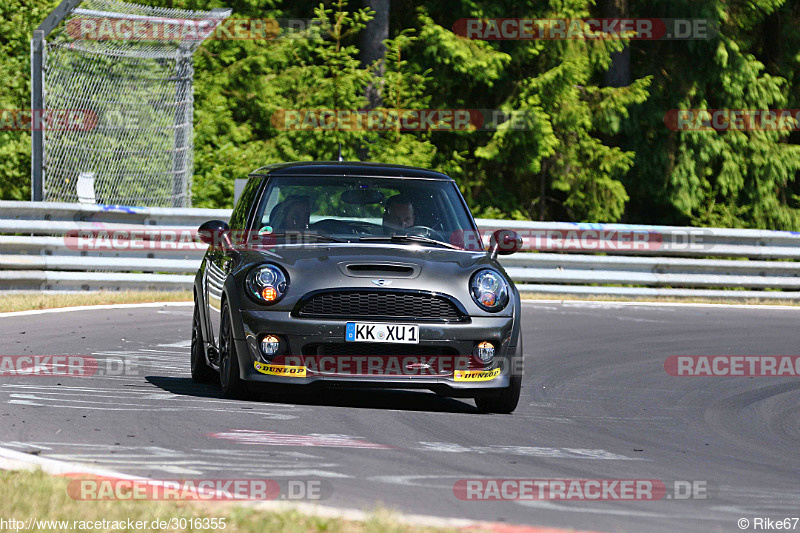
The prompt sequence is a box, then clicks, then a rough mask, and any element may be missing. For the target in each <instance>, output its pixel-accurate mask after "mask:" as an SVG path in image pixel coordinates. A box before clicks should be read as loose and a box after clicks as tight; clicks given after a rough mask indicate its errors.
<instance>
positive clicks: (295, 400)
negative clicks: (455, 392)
mask: <svg viewBox="0 0 800 533" xmlns="http://www.w3.org/2000/svg"><path fill="white" fill-rule="evenodd" d="M145 379H146V380H147V381H148V382H149V383H152V384H153V385H155V386H156V387H158V388H160V389H162V390H165V391H167V392H171V393H172V394H178V395H181V396H194V397H200V398H215V399H218V398H222V391H221V390H220V388H219V386H217V385H202V384H199V383H195V382H193V381H192V380H191V379H190V378H176V377H167V376H145ZM232 401H236V400H232ZM239 401H241V402H243V403H247V402H254V403H280V404H294V405H325V406H331V407H358V408H361V409H397V410H402V411H429V412H438V413H464V414H475V413H477V412H478V410H477V408H476V407H475V406H473V405H471V404H469V403H466V400H464V399H456V398H446V397H442V396H437V395H435V394H434V393H432V392H428V391H424V390H421V391H413V390H395V389H358V388H315V389H313V390H309V391H307V392H303V393H298V392H297V391H280V392H277V391H276V392H274V393H272V392H271V393H266V392H263V391H258V390H253V391H251V392H250V393H249V394H248V397H247V399H246V400H239Z"/></svg>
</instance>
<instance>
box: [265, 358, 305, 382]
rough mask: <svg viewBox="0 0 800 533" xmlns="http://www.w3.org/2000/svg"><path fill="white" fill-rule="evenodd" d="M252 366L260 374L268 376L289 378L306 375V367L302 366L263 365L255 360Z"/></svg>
mask: <svg viewBox="0 0 800 533" xmlns="http://www.w3.org/2000/svg"><path fill="white" fill-rule="evenodd" d="M253 366H254V367H255V369H256V370H258V371H259V372H261V373H262V374H268V375H270V376H285V377H289V378H304V377H306V367H304V366H284V365H265V364H264V363H259V362H258V361H256V362H255V363H254V364H253Z"/></svg>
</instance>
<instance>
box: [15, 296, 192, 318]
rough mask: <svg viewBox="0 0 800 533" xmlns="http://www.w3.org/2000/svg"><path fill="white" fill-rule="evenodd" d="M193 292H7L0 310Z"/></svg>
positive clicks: (117, 301) (168, 298)
mask: <svg viewBox="0 0 800 533" xmlns="http://www.w3.org/2000/svg"><path fill="white" fill-rule="evenodd" d="M191 301H192V291H97V292H78V291H76V292H75V293H74V294H73V293H63V292H59V293H48V292H41V293H28V292H26V293H10V294H4V295H3V297H2V298H0V313H5V312H9V311H28V310H32V309H51V308H54V307H72V306H76V305H113V304H133V303H146V302H191Z"/></svg>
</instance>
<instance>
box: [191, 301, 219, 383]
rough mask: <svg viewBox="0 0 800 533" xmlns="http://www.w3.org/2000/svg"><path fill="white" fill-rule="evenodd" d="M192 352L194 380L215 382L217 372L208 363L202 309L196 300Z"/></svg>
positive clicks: (196, 381) (197, 381)
mask: <svg viewBox="0 0 800 533" xmlns="http://www.w3.org/2000/svg"><path fill="white" fill-rule="evenodd" d="M191 354H192V355H191V363H192V380H193V381H194V382H195V383H214V382H215V381H216V380H217V373H216V372H215V371H214V369H213V368H211V367H210V366H208V364H207V363H206V354H205V352H204V350H203V330H202V328H201V326H200V310H199V308H198V307H197V302H196V301H195V304H194V316H193V317H192V349H191Z"/></svg>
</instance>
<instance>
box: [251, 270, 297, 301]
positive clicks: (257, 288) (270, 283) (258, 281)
mask: <svg viewBox="0 0 800 533" xmlns="http://www.w3.org/2000/svg"><path fill="white" fill-rule="evenodd" d="M245 284H246V285H247V292H248V293H249V294H250V296H251V297H253V299H255V300H256V301H257V302H259V303H264V304H274V303H275V302H277V301H278V300H280V299H281V298H283V295H284V294H286V290H287V289H288V288H289V282H288V281H287V279H286V274H284V273H283V270H281V269H280V268H278V267H276V266H275V265H262V266H260V267H258V268H254V269H253V270H252V271H251V272H250V273H249V274H248V275H247V280H246V282H245Z"/></svg>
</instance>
